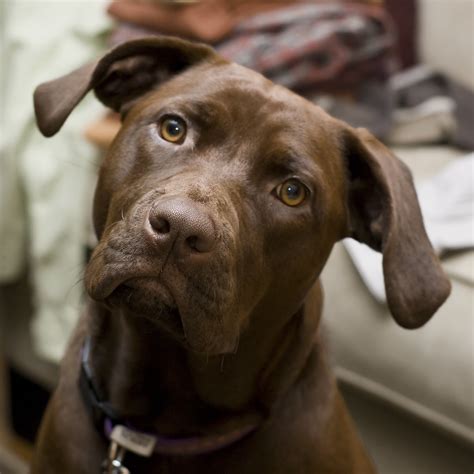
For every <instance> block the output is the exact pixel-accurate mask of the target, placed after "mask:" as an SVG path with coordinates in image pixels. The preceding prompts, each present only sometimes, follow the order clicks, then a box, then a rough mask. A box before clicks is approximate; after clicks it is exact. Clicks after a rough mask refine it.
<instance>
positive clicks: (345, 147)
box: [35, 38, 450, 354]
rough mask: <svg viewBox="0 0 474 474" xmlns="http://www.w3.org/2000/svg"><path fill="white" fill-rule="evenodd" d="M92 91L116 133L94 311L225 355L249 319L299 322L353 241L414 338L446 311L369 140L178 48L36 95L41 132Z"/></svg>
mask: <svg viewBox="0 0 474 474" xmlns="http://www.w3.org/2000/svg"><path fill="white" fill-rule="evenodd" d="M91 89H94V91H95V93H96V95H97V97H98V98H99V99H100V100H101V101H102V102H103V103H104V104H105V105H107V106H109V107H111V108H113V109H114V110H116V111H119V112H120V113H121V114H122V117H123V125H122V128H121V131H120V133H119V134H118V136H117V137H116V139H115V141H114V143H113V144H112V146H111V147H110V150H109V152H108V155H107V157H106V158H105V160H104V162H103V165H102V168H101V171H100V176H99V182H98V186H97V190H96V195H95V205H94V224H95V228H96V232H97V235H98V238H99V245H98V246H97V248H96V249H95V251H94V254H93V256H92V258H91V261H90V262H89V264H88V267H87V271H86V286H87V289H88V292H89V293H90V295H91V296H92V298H94V299H95V300H98V301H102V302H105V303H106V304H109V305H112V306H119V307H123V308H126V309H127V310H128V311H129V312H132V313H137V314H140V315H143V316H146V317H148V318H150V319H152V320H154V321H156V323H157V324H160V325H162V327H163V328H164V329H166V330H168V331H170V332H172V333H173V334H174V335H175V336H176V337H181V338H182V339H183V341H186V343H187V344H188V345H189V347H191V348H192V349H194V350H197V351H204V352H207V353H213V354H216V353H224V352H229V351H232V350H233V349H234V348H235V346H236V344H237V341H238V338H239V335H240V333H241V332H242V330H243V329H244V328H245V326H246V325H247V324H248V323H249V319H250V318H258V317H266V318H271V317H280V316H281V315H292V314H294V313H295V312H296V311H297V310H298V308H300V307H301V305H302V304H303V302H304V299H305V295H306V293H307V292H308V290H309V288H310V287H311V286H312V284H313V283H314V281H315V280H316V279H317V277H318V276H319V273H320V271H321V269H322V267H323V266H324V263H325V262H326V260H327V257H328V256H329V253H330V251H331V248H332V246H333V245H334V243H335V242H336V241H338V240H340V239H342V238H344V237H346V236H351V237H353V238H355V239H357V240H359V241H361V242H364V243H366V244H367V245H370V246H371V247H372V248H374V249H376V250H378V251H381V252H383V256H384V260H383V261H384V274H385V285H386V290H387V298H388V304H389V307H390V309H391V312H392V314H393V315H394V317H395V319H396V321H397V322H398V323H399V324H400V325H402V326H404V327H408V328H414V327H418V326H421V325H422V324H424V323H425V322H426V321H427V320H428V319H429V318H430V317H431V315H432V314H433V313H434V312H435V311H436V309H437V308H438V307H439V306H440V305H441V304H442V303H443V301H444V300H445V299H446V298H447V296H448V294H449V290H450V285H449V281H448V280H447V278H446V277H445V275H444V273H443V271H442V269H441V267H440V265H439V262H438V260H437V258H436V256H435V254H434V252H433V249H432V248H431V245H430V243H429V241H428V239H427V236H426V233H425V230H424V227H423V222H422V218H421V215H420V210H419V206H418V202H417V198H416V194H415V190H414V187H413V183H412V179H411V175H410V173H409V171H408V170H407V169H406V167H405V166H404V165H403V164H402V163H401V162H400V161H399V160H398V159H397V158H396V157H395V156H394V155H392V154H391V153H390V151H389V150H387V148H385V147H384V146H383V145H382V144H381V143H380V142H379V141H377V140H376V139H375V138H374V137H373V136H372V135H370V134H369V133H368V132H367V131H365V130H356V129H353V128H351V127H349V126H348V125H346V124H344V123H342V122H340V121H337V120H335V119H333V118H331V117H330V116H328V115H327V114H326V113H324V112H323V111H322V110H321V109H320V108H318V107H316V106H314V105H313V104H311V103H309V102H307V101H305V100H304V99H303V98H301V97H299V96H297V95H295V94H293V93H291V92H290V91H288V90H287V89H284V88H282V87H279V86H277V85H275V84H273V83H271V82H270V81H268V80H266V79H265V78H263V77H262V76H261V75H259V74H257V73H255V72H253V71H250V70H248V69H246V68H243V67H241V66H238V65H236V64H233V63H229V62H227V61H225V60H223V59H222V58H220V57H219V56H218V55H217V54H216V53H215V52H214V51H213V50H212V49H211V48H208V47H206V46H203V45H199V44H193V43H189V42H186V41H181V40H178V39H173V38H159V39H158V38H153V39H143V40H138V41H133V42H130V43H126V44H124V45H122V46H119V47H117V48H116V49H114V50H112V51H111V52H109V53H108V54H106V55H105V56H104V57H103V58H102V59H100V60H99V61H98V62H96V63H94V64H91V65H88V66H85V67H83V68H81V69H79V70H76V71H74V72H72V73H71V74H69V75H67V76H64V77H62V78H59V79H57V80H55V81H52V82H49V83H46V84H43V85H41V86H40V87H38V89H37V90H36V92H35V109H36V114H37V120H38V125H39V128H40V130H41V131H42V132H43V133H44V134H45V135H48V136H49V135H53V134H54V133H56V132H57V131H58V130H59V129H60V127H61V126H62V124H63V123H64V121H65V120H66V118H67V116H68V115H69V114H70V112H71V111H72V109H73V108H74V107H75V106H76V104H77V103H78V102H79V101H80V100H81V99H82V97H83V96H84V95H85V94H86V93H87V92H88V91H89V90H91ZM279 315H280V316H279Z"/></svg>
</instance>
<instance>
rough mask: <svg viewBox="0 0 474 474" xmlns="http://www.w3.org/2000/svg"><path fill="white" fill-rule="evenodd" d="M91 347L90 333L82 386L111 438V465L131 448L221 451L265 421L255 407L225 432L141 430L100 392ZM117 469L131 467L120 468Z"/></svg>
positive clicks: (187, 453) (100, 425) (117, 463)
mask: <svg viewBox="0 0 474 474" xmlns="http://www.w3.org/2000/svg"><path fill="white" fill-rule="evenodd" d="M90 350H91V341H90V338H89V337H88V338H86V339H85V342H84V345H83V347H82V354H81V370H80V376H79V388H80V392H81V394H82V398H83V400H84V402H85V404H86V406H87V408H88V410H89V412H90V413H91V416H92V418H93V421H94V424H95V426H96V427H97V429H98V430H99V431H101V432H103V434H104V435H105V436H106V438H107V439H109V440H110V442H111V444H110V449H109V459H108V461H107V462H108V463H109V466H110V469H112V467H113V466H115V467H120V466H121V462H122V458H123V456H124V455H125V453H126V452H127V451H130V452H133V453H134V454H137V455H139V456H145V457H149V456H152V455H153V454H161V455H173V456H177V455H178V456H192V455H198V454H206V453H211V452H214V451H218V450H220V449H224V448H226V447H228V446H231V445H232V444H234V443H237V442H238V441H240V440H242V439H243V438H245V437H246V436H248V435H250V434H251V433H253V432H254V431H255V430H256V429H257V428H258V427H259V426H260V424H261V423H262V421H263V416H262V415H261V414H260V413H258V412H257V411H255V412H251V413H247V414H246V415H244V416H243V417H239V418H242V422H241V423H240V425H239V427H238V428H235V429H233V430H230V431H227V432H225V433H219V434H214V435H200V436H190V437H168V436H163V435H159V434H156V433H145V432H143V431H140V430H137V429H135V428H133V427H132V426H130V424H128V423H127V422H126V421H125V420H123V419H121V417H120V416H119V414H118V413H117V412H116V411H115V410H114V409H113V408H112V406H111V404H110V403H108V402H107V401H104V399H103V398H102V396H101V394H100V393H99V391H98V388H97V387H96V386H95V384H94V382H93V376H92V369H91V366H90V363H89V358H90ZM114 463H115V464H114ZM122 467H123V466H122ZM124 469H125V468H124ZM106 472H108V471H106ZM111 472H113V471H111ZM117 472H127V471H126V470H123V471H120V470H117Z"/></svg>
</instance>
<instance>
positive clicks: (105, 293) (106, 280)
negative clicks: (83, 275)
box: [86, 268, 159, 301]
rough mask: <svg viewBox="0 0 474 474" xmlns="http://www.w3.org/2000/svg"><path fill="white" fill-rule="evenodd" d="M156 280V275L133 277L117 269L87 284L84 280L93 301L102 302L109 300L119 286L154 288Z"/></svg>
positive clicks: (125, 271)
mask: <svg viewBox="0 0 474 474" xmlns="http://www.w3.org/2000/svg"><path fill="white" fill-rule="evenodd" d="M158 279H159V277H158V276H157V275H146V274H136V275H133V274H131V272H130V271H127V270H122V269H119V268H117V269H116V270H115V271H107V275H104V274H98V275H94V276H93V277H92V278H91V279H90V281H89V282H87V280H86V286H87V289H88V292H89V294H90V296H91V297H92V298H93V299H94V300H96V301H103V300H106V299H107V298H109V297H110V296H111V295H112V293H113V292H114V291H115V290H116V289H117V288H118V287H119V286H122V285H123V286H126V287H129V288H139V287H140V288H144V287H145V288H148V287H152V286H154V285H155V286H156V284H157V282H158ZM150 289H152V288H150Z"/></svg>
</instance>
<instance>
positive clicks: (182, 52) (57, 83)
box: [34, 37, 224, 137]
mask: <svg viewBox="0 0 474 474" xmlns="http://www.w3.org/2000/svg"><path fill="white" fill-rule="evenodd" d="M202 61H216V62H217V61H219V62H224V60H223V59H222V58H220V57H219V56H218V55H217V54H216V53H215V52H214V50H213V49H212V48H210V47H208V46H206V45H203V44H199V43H191V42H189V41H185V40H181V39H178V38H171V37H153V38H143V39H139V40H135V41H129V42H127V43H124V44H122V45H120V46H117V47H116V48H114V49H112V50H111V51H109V52H108V53H107V54H105V55H104V56H103V57H102V58H101V59H99V60H98V61H96V62H94V63H91V64H87V65H86V66H83V67H81V68H79V69H76V70H75V71H73V72H71V73H69V74H67V75H66V76H62V77H60V78H58V79H55V80H53V81H50V82H45V83H44V84H41V85H40V86H38V87H37V88H36V90H35V93H34V106H35V114H36V120H37V123H38V128H39V129H40V131H41V133H42V134H43V135H45V136H47V137H50V136H52V135H54V134H55V133H56V132H58V131H59V129H60V128H61V127H62V125H63V124H64V122H65V121H66V119H67V118H68V116H69V114H70V113H71V112H72V110H73V109H74V107H75V106H76V105H77V104H78V103H79V102H80V101H81V100H82V98H83V97H84V96H85V95H86V94H87V93H88V92H89V91H90V90H92V89H94V91H95V93H96V95H97V97H98V99H99V100H100V101H101V102H102V103H103V104H105V105H106V106H107V107H110V108H112V109H114V110H115V111H117V112H123V110H124V108H125V107H126V106H127V104H130V103H131V102H133V101H134V100H135V99H137V98H138V97H140V96H142V95H143V94H145V93H147V92H149V91H150V90H151V89H153V88H154V87H155V86H157V85H158V84H160V83H162V82H163V81H165V80H166V79H168V78H169V77H171V76H173V75H175V74H179V73H180V72H182V71H183V70H185V69H186V68H188V67H190V66H193V65H195V64H198V63H200V62H202Z"/></svg>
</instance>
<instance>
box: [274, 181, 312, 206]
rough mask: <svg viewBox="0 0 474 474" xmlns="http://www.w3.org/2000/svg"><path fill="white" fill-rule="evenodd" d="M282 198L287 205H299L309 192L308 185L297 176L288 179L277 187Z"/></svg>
mask: <svg viewBox="0 0 474 474" xmlns="http://www.w3.org/2000/svg"><path fill="white" fill-rule="evenodd" d="M276 192H277V195H278V197H279V198H280V200H281V201H282V202H283V203H285V204H286V205H287V206H291V207H295V206H299V205H300V204H301V203H302V202H303V201H304V200H305V199H306V196H307V194H308V189H307V188H306V186H305V185H304V184H303V183H301V182H300V181H298V180H297V179H295V178H291V179H288V180H287V181H285V182H284V183H283V184H280V186H278V187H277V189H276Z"/></svg>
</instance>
